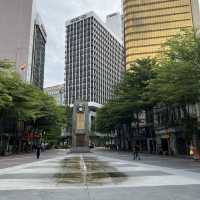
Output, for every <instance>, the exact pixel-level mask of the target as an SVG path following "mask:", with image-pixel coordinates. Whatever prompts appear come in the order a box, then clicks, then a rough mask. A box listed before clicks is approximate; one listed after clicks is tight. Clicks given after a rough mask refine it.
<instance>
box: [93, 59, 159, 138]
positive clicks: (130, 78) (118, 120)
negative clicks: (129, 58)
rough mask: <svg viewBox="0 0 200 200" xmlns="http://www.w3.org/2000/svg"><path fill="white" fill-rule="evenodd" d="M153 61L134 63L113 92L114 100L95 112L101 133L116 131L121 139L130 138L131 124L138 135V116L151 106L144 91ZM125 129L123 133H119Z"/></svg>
mask: <svg viewBox="0 0 200 200" xmlns="http://www.w3.org/2000/svg"><path fill="white" fill-rule="evenodd" d="M156 65H157V62H156V60H155V59H150V58H145V59H139V60H137V61H135V62H134V63H133V64H132V66H131V68H130V69H129V70H128V71H127V72H126V73H125V75H124V79H123V81H122V82H121V83H120V84H119V86H118V87H117V88H116V91H115V98H114V100H112V101H111V102H109V103H108V104H106V105H105V106H104V107H103V108H101V109H100V110H98V111H97V119H96V127H97V129H98V130H99V131H101V132H111V131H114V130H118V132H122V134H123V137H122V140H125V139H123V138H127V136H126V134H127V132H128V134H129V136H128V137H129V139H130V138H131V137H132V134H131V127H132V122H135V123H136V124H137V127H136V130H137V132H138V134H139V132H140V130H139V123H140V118H139V114H140V113H141V112H142V111H143V110H145V111H146V112H148V113H149V111H151V110H152V107H153V105H152V104H150V103H149V101H147V100H146V96H144V91H145V89H146V87H147V85H148V84H149V83H148V81H149V80H150V79H151V78H152V77H153V76H154V68H155V66H156ZM124 128H126V130H125V131H120V130H123V129H124Z"/></svg>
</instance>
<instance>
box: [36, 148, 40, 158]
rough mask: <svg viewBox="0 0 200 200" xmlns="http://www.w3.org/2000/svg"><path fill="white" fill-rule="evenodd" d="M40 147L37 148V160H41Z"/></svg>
mask: <svg viewBox="0 0 200 200" xmlns="http://www.w3.org/2000/svg"><path fill="white" fill-rule="evenodd" d="M40 150H41V148H40V146H37V149H36V156H37V159H40Z"/></svg>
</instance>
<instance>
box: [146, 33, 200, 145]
mask: <svg viewBox="0 0 200 200" xmlns="http://www.w3.org/2000/svg"><path fill="white" fill-rule="evenodd" d="M165 50H166V51H165V53H164V55H163V57H162V60H161V64H160V65H159V66H158V67H157V68H156V69H155V73H156V76H155V77H154V78H152V79H151V80H150V82H149V85H148V88H147V91H146V95H147V96H148V98H149V99H150V102H153V103H157V104H159V105H163V106H165V107H168V108H169V109H170V108H171V107H175V106H176V107H179V108H180V109H181V110H182V113H183V115H184V116H183V119H182V127H184V130H185V135H186V136H185V138H186V139H187V141H188V143H189V142H190V141H191V139H192V136H193V134H194V132H195V131H193V130H195V129H194V127H197V126H196V122H195V121H196V120H197V119H195V118H196V117H194V116H192V115H191V112H190V111H189V106H190V105H194V104H196V103H197V102H199V96H200V89H199V88H200V58H199V55H200V39H199V38H198V37H196V34H195V32H193V31H182V32H181V33H180V34H178V35H177V36H175V37H174V38H172V39H170V40H169V41H168V42H167V43H166V44H165ZM191 121H193V122H192V123H191ZM194 122H195V123H194ZM192 124H193V125H194V127H193V128H191V125H192Z"/></svg>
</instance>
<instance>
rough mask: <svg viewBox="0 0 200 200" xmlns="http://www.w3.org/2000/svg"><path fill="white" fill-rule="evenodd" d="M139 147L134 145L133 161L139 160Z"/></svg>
mask: <svg viewBox="0 0 200 200" xmlns="http://www.w3.org/2000/svg"><path fill="white" fill-rule="evenodd" d="M139 153H140V147H139V145H137V144H136V145H135V146H134V149H133V159H134V160H140V154H139Z"/></svg>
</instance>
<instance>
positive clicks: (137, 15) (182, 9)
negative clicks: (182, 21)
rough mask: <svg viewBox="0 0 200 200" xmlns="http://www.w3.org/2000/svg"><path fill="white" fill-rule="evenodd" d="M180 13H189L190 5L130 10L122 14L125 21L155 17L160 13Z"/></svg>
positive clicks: (160, 14)
mask: <svg viewBox="0 0 200 200" xmlns="http://www.w3.org/2000/svg"><path fill="white" fill-rule="evenodd" d="M181 13H191V7H190V6H181V7H171V8H160V9H152V10H149V11H148V12H147V11H140V12H136V11H134V10H133V11H132V12H130V13H129V14H127V15H125V16H124V21H125V23H127V22H128V21H130V20H133V19H137V18H145V17H157V16H162V15H166V16H167V15H170V14H174V15H176V14H181Z"/></svg>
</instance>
